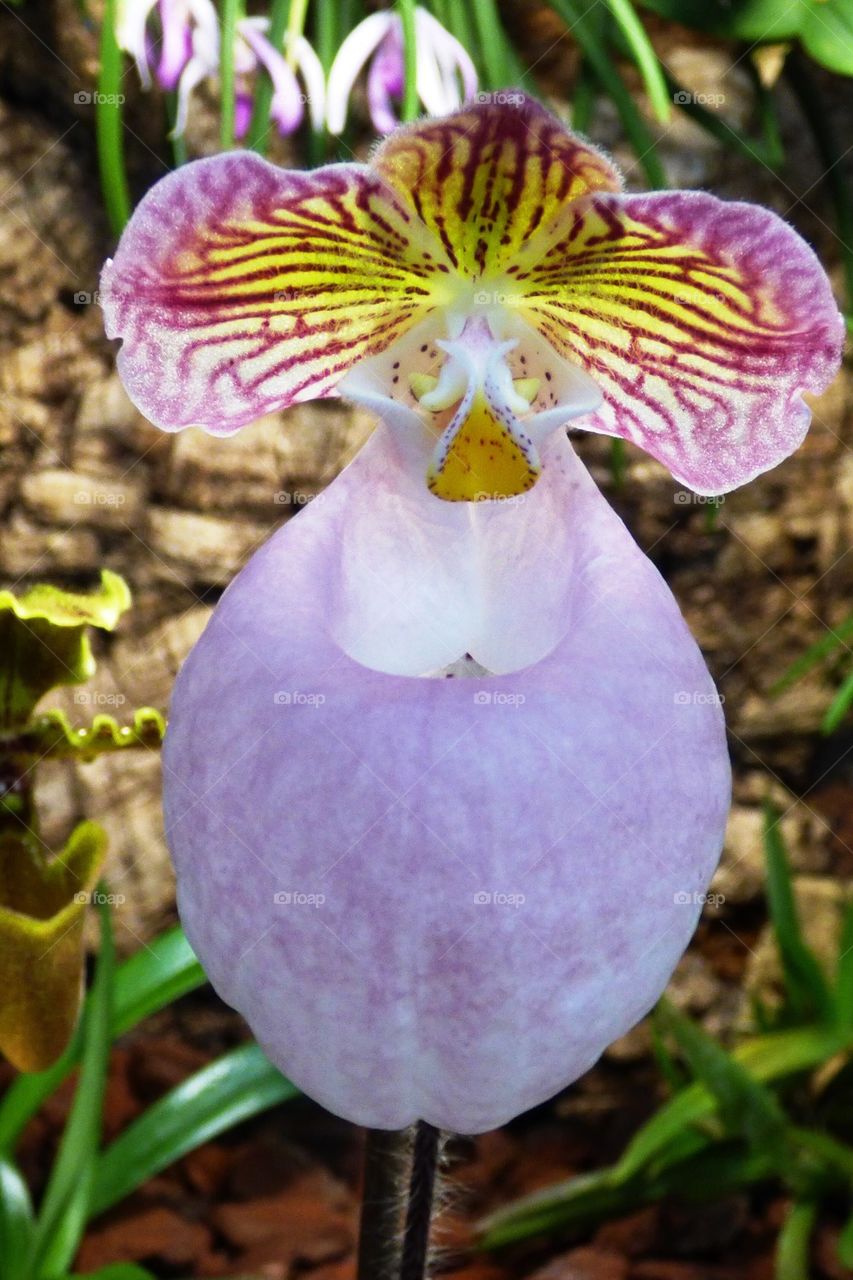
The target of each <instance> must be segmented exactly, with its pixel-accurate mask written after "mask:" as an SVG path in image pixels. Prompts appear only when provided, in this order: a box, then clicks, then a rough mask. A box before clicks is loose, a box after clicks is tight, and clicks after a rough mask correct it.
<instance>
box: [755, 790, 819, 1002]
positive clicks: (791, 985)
mask: <svg viewBox="0 0 853 1280" xmlns="http://www.w3.org/2000/svg"><path fill="white" fill-rule="evenodd" d="M764 853H765V858H766V861H767V898H768V902H769V906H770V918H771V920H772V922H773V929H774V932H775V934H776V942H777V945H778V947H779V955H780V958H781V961H782V968H783V971H784V974H785V986H786V996H787V1002H788V1005H789V1007H790V1010H791V1012H792V1014H793V1015H794V1016H795V1017H796V1018H797V1019H798V1020H800V1021H803V1022H804V1021H806V1020H808V1019H811V1018H812V1017H813V1016H814V1015H817V1016H818V1017H819V1018H821V1019H822V1020H824V1021H826V1022H832V1020H833V1018H834V1016H835V1010H834V1001H833V997H832V993H831V991H830V989H829V983H828V982H827V980H826V976H825V974H824V972H823V970H822V969H821V967H820V964H819V962H818V960H817V957H816V956H815V954H814V952H813V951H812V950H811V948H810V947H809V946H808V944H807V943H806V941H805V939H804V937H803V933H802V929H801V928H800V921H799V917H798V915H797V905H796V902H795V900H794V894H793V890H792V888H791V868H790V865H789V862H788V855H787V852H786V850H785V845H784V841H783V840H782V832H781V829H780V826H779V814H778V813H777V811H776V809H775V808H774V807H773V805H772V804H770V802H769V801H768V802H767V803H766V804H765V806H764Z"/></svg>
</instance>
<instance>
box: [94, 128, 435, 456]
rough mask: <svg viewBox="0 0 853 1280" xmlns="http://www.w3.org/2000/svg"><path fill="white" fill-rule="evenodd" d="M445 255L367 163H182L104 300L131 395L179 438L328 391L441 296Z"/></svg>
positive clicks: (154, 198)
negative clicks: (288, 167)
mask: <svg viewBox="0 0 853 1280" xmlns="http://www.w3.org/2000/svg"><path fill="white" fill-rule="evenodd" d="M442 258H443V254H442V250H441V247H440V246H439V245H438V243H437V242H434V241H433V238H432V236H431V235H430V233H429V232H428V231H427V230H426V228H425V227H423V226H420V225H419V224H418V223H417V220H416V219H415V218H414V216H413V215H412V212H411V211H410V210H409V209H407V208H406V207H405V206H404V204H403V202H402V201H401V200H400V199H399V198H398V197H397V196H395V194H394V193H393V192H391V191H389V190H388V189H387V188H386V187H385V185H384V184H383V182H382V180H381V178H380V177H378V176H377V175H376V174H374V173H372V172H371V171H370V170H369V169H366V168H364V167H362V166H359V165H330V166H328V167H326V168H324V169H318V170H316V171H314V172H313V173H298V172H285V171H283V170H280V169H276V168H274V167H273V166H272V165H269V164H267V163H266V162H265V161H264V160H261V159H260V158H259V157H258V156H255V155H253V154H251V153H246V152H242V153H233V154H228V155H221V156H215V157H212V158H211V159H207V160H199V161H196V162H195V163H193V164H189V165H185V166H184V167H183V168H181V169H179V170H178V171H176V172H175V173H173V174H170V175H169V176H168V177H167V178H164V179H163V180H162V181H161V182H160V183H158V184H157V186H156V187H154V188H153V189H152V191H150V192H149V194H148V195H147V196H146V197H145V199H144V200H143V201H142V203H141V204H140V206H139V208H138V209H137V210H136V213H135V214H134V216H133V218H132V220H131V222H130V224H129V226H128V228H127V230H126V231H125V233H124V235H123V236H122V239H121V242H120V244H119V247H118V250H117V252H116V256H115V259H114V260H113V261H112V262H109V263H107V266H106V267H105V269H104V274H103V278H102V282H101V303H102V305H103V308H104V313H105V320H106V327H107V332H108V334H109V336H110V337H114V338H122V339H123V347H122V351H121V353H120V355H119V358H118V364H119V370H120V372H121V375H122V378H123V380H124V383H125V386H126V387H127V390H128V392H129V394H130V396H131V398H132V399H133V400H134V402H135V403H136V405H137V406H138V407H139V408H140V409H141V411H142V412H143V413H144V414H145V415H146V416H147V417H148V418H150V419H151V420H152V421H153V422H155V423H156V424H157V425H158V426H160V427H163V428H165V429H166V430H168V431H174V430H178V429H179V428H181V427H186V426H202V427H204V428H206V429H207V430H208V431H211V432H213V433H215V434H218V435H227V434H230V433H231V432H233V431H235V430H237V428H239V427H241V426H243V425H244V424H245V423H247V422H250V421H252V420H253V419H254V418H256V417H258V416H260V415H261V414H263V413H266V412H269V411H271V410H273V409H277V408H283V407H285V406H287V405H289V404H294V403H296V402H297V401H300V400H306V399H309V398H314V397H317V396H323V395H327V394H329V392H330V391H331V390H332V388H333V387H334V384H335V383H336V382H337V381H338V380H339V378H340V377H341V376H342V375H343V373H344V372H345V371H346V370H347V369H349V368H351V367H352V365H353V364H355V363H356V362H357V361H359V360H361V359H363V358H364V357H366V356H370V355H374V354H376V353H377V352H380V351H382V350H384V348H385V347H387V346H388V345H389V344H390V343H391V342H393V340H394V339H395V338H397V337H398V336H399V335H400V334H402V333H404V332H405V331H406V330H407V329H408V328H409V327H410V326H411V325H412V324H414V323H415V322H416V321H417V320H418V319H420V318H421V316H422V315H423V314H424V313H425V312H426V311H427V310H428V309H429V308H431V307H432V306H434V305H436V303H437V302H440V301H441V298H440V296H439V291H440V289H441V288H442V287H443V286H442V283H441V282H442V280H443V279H446V278H447V272H448V266H447V264H446V262H443V261H442Z"/></svg>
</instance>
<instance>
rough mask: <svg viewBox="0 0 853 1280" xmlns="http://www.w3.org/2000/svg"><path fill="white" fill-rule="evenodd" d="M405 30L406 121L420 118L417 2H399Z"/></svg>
mask: <svg viewBox="0 0 853 1280" xmlns="http://www.w3.org/2000/svg"><path fill="white" fill-rule="evenodd" d="M397 12H398V14H399V15H400V23H401V25H402V28H403V65H404V86H403V103H402V107H401V116H402V119H403V121H404V123H405V122H406V121H409V120H416V119H417V116H418V45H417V34H416V32H415V0H397Z"/></svg>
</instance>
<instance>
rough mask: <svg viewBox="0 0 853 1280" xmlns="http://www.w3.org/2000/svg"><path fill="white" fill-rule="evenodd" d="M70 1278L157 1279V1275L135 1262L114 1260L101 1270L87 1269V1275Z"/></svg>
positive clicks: (95, 1279)
mask: <svg viewBox="0 0 853 1280" xmlns="http://www.w3.org/2000/svg"><path fill="white" fill-rule="evenodd" d="M70 1280H157V1277H156V1276H154V1275H152V1274H151V1272H150V1271H146V1270H145V1268H144V1267H139V1266H137V1264H136V1263H135V1262H112V1263H110V1265H109V1266H108V1267H101V1269H100V1271H87V1272H86V1274H85V1275H74V1276H71V1277H70Z"/></svg>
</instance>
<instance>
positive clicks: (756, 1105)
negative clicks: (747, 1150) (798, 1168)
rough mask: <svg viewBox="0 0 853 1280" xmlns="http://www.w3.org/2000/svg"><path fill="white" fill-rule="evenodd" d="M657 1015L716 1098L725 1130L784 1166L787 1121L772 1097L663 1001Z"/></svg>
mask: <svg viewBox="0 0 853 1280" xmlns="http://www.w3.org/2000/svg"><path fill="white" fill-rule="evenodd" d="M658 1016H659V1017H660V1019H661V1021H662V1022H663V1024H664V1026H665V1027H666V1029H667V1030H668V1031H669V1032H671V1034H672V1036H673V1038H674V1039H675V1041H676V1043H677V1044H678V1047H679V1049H680V1050H681V1052H682V1053H683V1054H684V1057H685V1058H686V1059H687V1062H688V1063H689V1065H690V1069H691V1070H692V1071H693V1073H694V1075H695V1076H696V1078H697V1080H700V1081H701V1082H702V1084H703V1085H704V1086H705V1088H706V1089H707V1090H708V1092H709V1093H710V1094H711V1095H712V1096H713V1097H714V1099H715V1100H716V1103H717V1108H718V1110H719V1113H720V1115H721V1117H722V1119H723V1122H724V1123H725V1125H726V1127H727V1129H728V1130H729V1132H731V1133H732V1134H733V1135H735V1136H742V1137H744V1138H745V1139H746V1141H747V1142H748V1144H749V1146H750V1147H751V1148H752V1149H753V1150H755V1151H761V1152H763V1153H764V1154H765V1155H767V1156H769V1157H770V1158H771V1159H775V1160H776V1161H778V1165H779V1166H782V1165H783V1164H784V1162H785V1159H786V1157H787V1154H788V1150H789V1143H788V1120H787V1117H786V1116H785V1113H784V1111H783V1110H782V1108H781V1107H780V1105H779V1103H778V1102H777V1101H776V1099H775V1097H774V1096H773V1094H772V1093H771V1092H770V1091H769V1089H766V1088H765V1087H764V1085H762V1084H760V1083H759V1082H758V1081H757V1080H756V1079H755V1077H754V1076H752V1075H750V1073H749V1072H748V1071H747V1070H745V1068H744V1067H742V1066H741V1065H740V1063H739V1062H737V1061H736V1060H735V1058H734V1057H733V1056H732V1055H731V1054H730V1053H727V1052H726V1050H725V1049H724V1048H723V1047H722V1045H720V1044H718V1043H717V1041H716V1040H714V1039H713V1037H712V1036H709V1035H708V1033H707V1032H706V1031H704V1030H703V1029H702V1027H700V1026H699V1024H698V1023H696V1022H693V1021H692V1020H691V1019H690V1018H687V1017H685V1016H684V1014H683V1013H680V1012H679V1010H678V1009H676V1008H675V1006H674V1005H672V1004H670V1002H669V1001H668V1000H666V999H664V1000H662V1001H661V1002H660V1005H659V1006H658Z"/></svg>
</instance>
